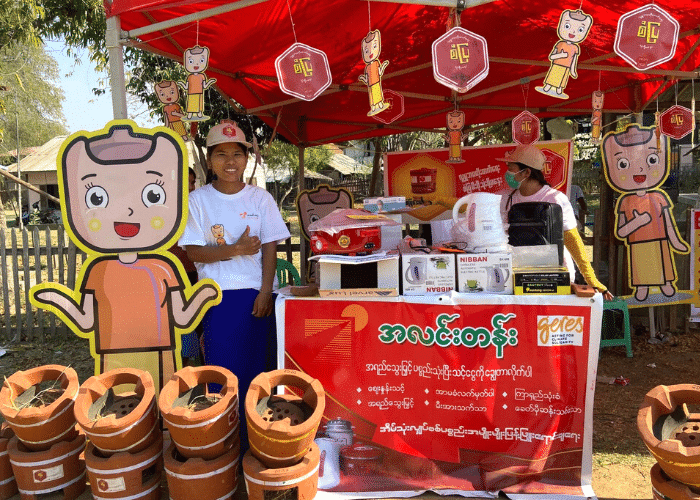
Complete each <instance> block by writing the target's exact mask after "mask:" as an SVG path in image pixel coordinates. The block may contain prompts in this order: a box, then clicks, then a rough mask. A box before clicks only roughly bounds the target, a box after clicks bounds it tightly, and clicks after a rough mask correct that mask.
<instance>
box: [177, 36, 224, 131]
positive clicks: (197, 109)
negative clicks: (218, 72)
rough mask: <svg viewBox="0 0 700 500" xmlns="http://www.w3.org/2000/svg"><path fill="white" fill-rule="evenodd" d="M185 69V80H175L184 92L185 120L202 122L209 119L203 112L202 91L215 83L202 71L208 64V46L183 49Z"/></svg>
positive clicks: (213, 79) (214, 79)
mask: <svg viewBox="0 0 700 500" xmlns="http://www.w3.org/2000/svg"><path fill="white" fill-rule="evenodd" d="M184 65H185V71H187V73H188V75H187V80H186V81H184V82H177V83H178V85H180V86H181V87H182V89H183V90H184V91H185V92H186V95H187V99H186V103H187V104H186V106H185V111H186V112H187V117H186V118H185V120H187V121H195V122H203V121H206V120H208V119H209V117H208V116H206V115H205V114H204V91H205V90H207V89H208V88H209V87H211V86H212V85H213V84H214V83H216V78H207V75H206V74H205V73H204V71H205V70H206V69H207V66H209V47H200V46H199V45H195V46H194V47H190V48H189V49H187V50H186V51H185V54H184Z"/></svg>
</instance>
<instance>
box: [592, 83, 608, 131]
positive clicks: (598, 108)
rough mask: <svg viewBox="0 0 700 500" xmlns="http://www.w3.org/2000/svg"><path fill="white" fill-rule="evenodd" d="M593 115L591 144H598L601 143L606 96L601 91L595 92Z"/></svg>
mask: <svg viewBox="0 0 700 500" xmlns="http://www.w3.org/2000/svg"><path fill="white" fill-rule="evenodd" d="M591 99H592V101H593V113H592V114H591V142H593V143H594V144H598V143H599V142H600V135H601V131H602V130H603V102H604V101H605V94H603V92H601V91H600V90H594V91H593V96H592V98H591Z"/></svg>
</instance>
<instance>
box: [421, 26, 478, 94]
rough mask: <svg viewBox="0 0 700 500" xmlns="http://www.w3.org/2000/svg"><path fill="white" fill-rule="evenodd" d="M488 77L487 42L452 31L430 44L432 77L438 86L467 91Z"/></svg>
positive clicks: (463, 32)
mask: <svg viewBox="0 0 700 500" xmlns="http://www.w3.org/2000/svg"><path fill="white" fill-rule="evenodd" d="M488 74H489V54H488V47H487V45H486V39H485V38H484V37H482V36H479V35H477V34H476V33H472V32H471V31H467V30H465V29H464V28H452V29H451V30H450V31H448V32H447V33H445V34H444V35H442V36H441V37H440V38H438V39H437V40H435V41H434V42H433V76H434V77H435V80H437V81H438V82H439V83H441V84H443V85H445V86H447V87H449V88H451V89H452V90H456V91H457V92H462V93H463V92H466V91H468V90H469V89H471V88H472V87H473V86H474V85H476V84H477V83H479V82H480V81H481V80H483V79H484V78H486V75H488Z"/></svg>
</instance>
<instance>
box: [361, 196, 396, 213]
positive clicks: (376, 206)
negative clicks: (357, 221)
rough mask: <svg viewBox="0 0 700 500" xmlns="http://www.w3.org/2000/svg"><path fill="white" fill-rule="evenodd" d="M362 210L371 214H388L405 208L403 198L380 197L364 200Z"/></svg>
mask: <svg viewBox="0 0 700 500" xmlns="http://www.w3.org/2000/svg"><path fill="white" fill-rule="evenodd" d="M363 205H364V209H365V210H368V211H369V212H372V213H375V214H376V213H377V212H389V211H391V210H399V209H401V208H406V197H405V196H380V197H378V198H365V200H364V202H363Z"/></svg>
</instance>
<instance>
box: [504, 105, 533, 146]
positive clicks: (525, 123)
mask: <svg viewBox="0 0 700 500" xmlns="http://www.w3.org/2000/svg"><path fill="white" fill-rule="evenodd" d="M511 127H512V130H513V141H514V142H517V143H518V144H532V143H533V142H536V141H538V140H539V139H540V119H539V118H537V116H536V115H533V114H532V113H530V112H529V111H523V112H522V113H520V114H519V115H518V116H516V117H515V118H513V122H512V124H511Z"/></svg>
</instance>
